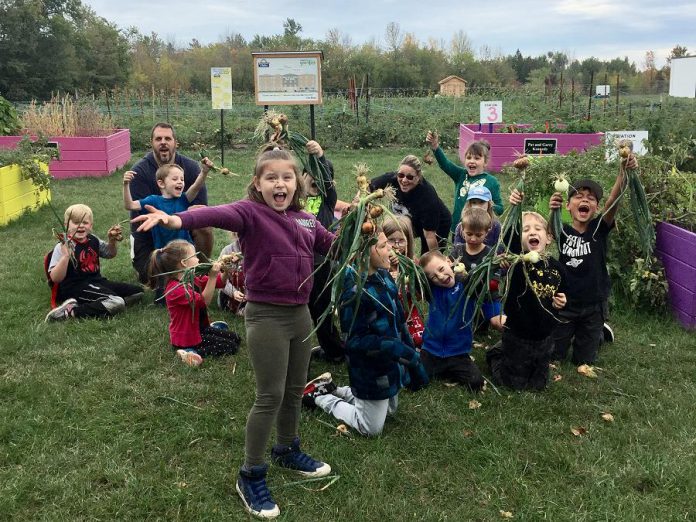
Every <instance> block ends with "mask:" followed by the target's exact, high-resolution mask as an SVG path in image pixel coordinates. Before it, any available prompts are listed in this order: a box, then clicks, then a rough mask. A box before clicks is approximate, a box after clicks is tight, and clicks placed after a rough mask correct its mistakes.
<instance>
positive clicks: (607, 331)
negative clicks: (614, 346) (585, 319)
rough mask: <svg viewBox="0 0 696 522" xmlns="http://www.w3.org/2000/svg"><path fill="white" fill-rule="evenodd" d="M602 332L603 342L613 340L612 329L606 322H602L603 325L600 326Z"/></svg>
mask: <svg viewBox="0 0 696 522" xmlns="http://www.w3.org/2000/svg"><path fill="white" fill-rule="evenodd" d="M602 334H603V335H604V342H605V343H613V342H614V330H612V329H611V326H609V325H608V324H607V323H604V326H602Z"/></svg>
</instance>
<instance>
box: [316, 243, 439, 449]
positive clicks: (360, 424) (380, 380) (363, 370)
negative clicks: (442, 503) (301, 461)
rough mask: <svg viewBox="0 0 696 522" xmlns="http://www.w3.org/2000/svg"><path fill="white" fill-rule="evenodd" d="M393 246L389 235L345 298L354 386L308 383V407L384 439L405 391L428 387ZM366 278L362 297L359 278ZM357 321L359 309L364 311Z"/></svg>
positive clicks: (351, 277)
mask: <svg viewBox="0 0 696 522" xmlns="http://www.w3.org/2000/svg"><path fill="white" fill-rule="evenodd" d="M390 252H391V247H390V246H389V243H388V241H387V236H385V235H384V233H383V232H379V233H378V235H377V243H376V244H375V245H373V246H371V247H370V262H369V267H368V271H367V274H359V273H356V272H354V271H353V272H351V273H349V274H348V275H347V277H346V282H345V285H344V288H346V290H345V291H344V292H343V295H342V296H341V308H340V318H341V330H342V331H343V333H344V334H346V335H347V341H346V354H347V355H348V375H349V377H350V386H342V387H340V388H336V385H335V384H333V382H332V381H331V374H329V373H326V374H323V375H321V376H319V377H318V378H316V379H314V380H312V381H310V382H309V383H307V386H306V387H305V393H304V399H303V403H304V404H305V405H306V406H308V407H314V406H318V407H320V408H321V409H322V410H324V411H325V412H326V413H330V414H331V415H333V416H334V417H336V418H337V419H339V420H341V421H343V422H345V423H346V424H348V425H349V426H351V427H352V428H354V429H355V430H357V431H358V433H360V434H361V435H366V436H375V435H379V434H380V433H381V432H382V429H383V428H384V422H385V420H386V418H387V414H393V413H394V412H395V411H396V407H397V404H398V393H399V389H400V388H401V387H402V386H403V385H405V384H408V383H409V382H410V383H411V385H412V387H413V388H416V389H417V388H419V387H421V386H424V385H425V384H427V377H426V376H425V369H424V368H423V365H422V364H421V363H420V357H419V355H418V352H416V350H415V349H414V347H413V344H412V342H411V337H410V336H409V334H408V331H407V330H406V328H405V317H404V312H403V308H402V307H401V302H400V301H399V297H398V290H397V288H396V284H395V283H394V280H393V279H392V278H391V276H390V275H389V272H388V269H389V266H390V261H389V254H390ZM357 277H366V279H365V285H364V287H363V290H362V292H361V293H360V294H357V293H356V285H355V279H356V278H357ZM358 304H359V307H358V311H357V317H355V307H356V306H358Z"/></svg>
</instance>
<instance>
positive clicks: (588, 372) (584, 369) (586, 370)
mask: <svg viewBox="0 0 696 522" xmlns="http://www.w3.org/2000/svg"><path fill="white" fill-rule="evenodd" d="M578 373H579V374H580V375H584V376H585V377H589V378H590V379H596V378H597V373H596V372H595V369H594V367H593V366H590V365H589V364H581V365H580V366H578Z"/></svg>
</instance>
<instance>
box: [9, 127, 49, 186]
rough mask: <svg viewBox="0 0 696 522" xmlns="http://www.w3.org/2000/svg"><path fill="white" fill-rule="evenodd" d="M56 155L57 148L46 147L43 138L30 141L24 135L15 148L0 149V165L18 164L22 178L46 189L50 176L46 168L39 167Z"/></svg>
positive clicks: (46, 163)
mask: <svg viewBox="0 0 696 522" xmlns="http://www.w3.org/2000/svg"><path fill="white" fill-rule="evenodd" d="M57 157H58V149H56V148H55V147H48V146H47V143H46V141H45V140H44V139H39V140H37V141H35V142H32V141H31V140H30V139H29V136H25V137H24V138H22V140H21V141H20V142H19V143H18V144H17V148H15V149H0V167H5V166H7V165H19V167H20V169H21V171H22V178H24V179H30V180H31V181H32V183H33V184H34V185H35V186H36V187H37V188H40V189H42V190H47V189H48V188H49V187H50V184H51V176H50V174H49V173H48V170H44V169H42V168H41V164H44V165H48V164H49V162H50V161H51V159H53V158H57Z"/></svg>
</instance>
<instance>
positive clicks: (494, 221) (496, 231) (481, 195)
mask: <svg viewBox="0 0 696 522" xmlns="http://www.w3.org/2000/svg"><path fill="white" fill-rule="evenodd" d="M492 199H493V196H492V195H491V191H490V190H488V188H486V187H484V186H476V187H471V188H470V189H469V193H468V195H467V196H466V203H465V204H464V210H462V214H463V213H464V212H465V211H466V209H468V208H474V207H476V208H482V209H484V210H485V211H486V212H488V215H489V216H490V217H491V228H490V230H489V231H488V234H486V239H484V240H483V242H484V243H485V244H486V245H488V246H489V247H491V248H492V247H495V246H496V245H497V244H498V239H499V238H500V221H498V218H497V217H496V215H495V212H493V203H492V201H491V200H492ZM460 218H461V217H460ZM452 242H453V243H454V244H455V245H458V244H461V243H465V241H464V236H463V235H462V224H461V221H460V222H459V223H457V228H456V229H455V231H454V239H453V241H452Z"/></svg>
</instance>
